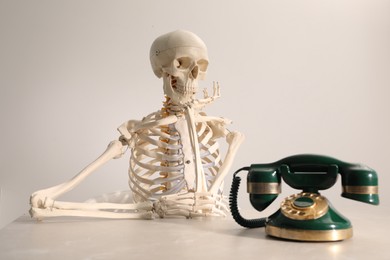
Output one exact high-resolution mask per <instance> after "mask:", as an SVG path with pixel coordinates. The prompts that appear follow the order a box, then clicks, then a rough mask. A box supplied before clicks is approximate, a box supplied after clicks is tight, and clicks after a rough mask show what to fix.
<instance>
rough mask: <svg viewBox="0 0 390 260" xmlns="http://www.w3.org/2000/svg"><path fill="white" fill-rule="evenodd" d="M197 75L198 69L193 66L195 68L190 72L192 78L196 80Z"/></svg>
mask: <svg viewBox="0 0 390 260" xmlns="http://www.w3.org/2000/svg"><path fill="white" fill-rule="evenodd" d="M198 74H199V67H198V66H195V67H194V68H193V69H192V70H191V75H192V78H194V79H196V78H197V77H198Z"/></svg>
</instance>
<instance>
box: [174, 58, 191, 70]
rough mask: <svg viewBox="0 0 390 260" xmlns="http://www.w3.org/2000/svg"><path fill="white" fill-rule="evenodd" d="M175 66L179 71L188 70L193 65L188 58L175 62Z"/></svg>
mask: <svg viewBox="0 0 390 260" xmlns="http://www.w3.org/2000/svg"><path fill="white" fill-rule="evenodd" d="M173 65H174V66H175V67H176V68H178V69H188V68H189V67H190V65H191V59H190V58H188V57H181V58H178V59H176V60H174V61H173Z"/></svg>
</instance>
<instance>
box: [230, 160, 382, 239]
mask: <svg viewBox="0 0 390 260" xmlns="http://www.w3.org/2000/svg"><path fill="white" fill-rule="evenodd" d="M241 171H248V175H247V191H248V193H249V199H250V202H251V204H252V206H253V207H254V208H255V209H256V210H258V211H263V210H264V209H266V208H267V207H268V206H269V205H270V204H271V203H272V202H273V201H274V200H275V199H276V198H277V196H278V195H279V194H280V193H281V180H282V179H283V180H284V182H285V183H286V184H288V185H289V186H291V187H292V188H294V189H299V190H302V192H301V193H298V194H295V195H291V196H289V197H287V198H285V199H284V200H283V202H282V203H281V207H280V209H279V210H278V211H276V212H275V213H274V214H272V215H271V216H269V217H267V218H259V219H251V220H248V219H245V218H243V217H242V216H241V214H240V212H239V210H238V205H237V195H238V189H239V185H240V181H241V178H240V177H238V176H237V175H238V173H239V172H241ZM338 174H340V175H341V184H342V188H343V191H342V194H341V196H342V197H345V198H349V199H353V200H357V201H361V202H365V203H369V204H373V205H378V204H379V196H378V177H377V174H376V172H375V171H374V170H373V169H371V168H369V167H367V166H364V165H361V164H351V163H346V162H343V161H340V160H337V159H334V158H331V157H327V156H322V155H313V154H300V155H294V156H290V157H286V158H284V159H281V160H279V161H277V162H273V163H267V164H252V165H251V166H250V167H243V168H241V169H239V170H237V171H236V172H235V173H234V176H233V183H232V187H231V191H230V210H231V213H232V216H233V218H234V219H235V221H236V222H237V223H238V224H240V225H241V226H243V227H247V228H255V227H265V229H266V233H267V234H268V235H270V236H274V237H279V238H283V239H290V240H299V241H338V240H344V239H347V238H350V237H352V226H351V223H350V221H349V220H348V219H347V218H345V217H343V216H342V215H340V214H339V213H338V212H337V211H336V210H335V209H334V208H333V206H332V205H331V204H330V203H329V201H328V200H327V199H326V198H325V197H324V196H322V195H321V194H320V193H319V191H320V190H325V189H328V188H330V187H332V186H333V185H334V184H335V183H336V181H337V176H338Z"/></svg>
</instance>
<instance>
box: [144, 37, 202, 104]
mask: <svg viewBox="0 0 390 260" xmlns="http://www.w3.org/2000/svg"><path fill="white" fill-rule="evenodd" d="M150 62H151V64H152V68H153V72H154V74H155V75H156V76H157V77H158V78H161V77H163V81H164V94H165V95H166V96H168V97H169V98H170V99H171V101H172V102H173V103H175V104H178V105H179V104H181V105H184V104H188V103H189V102H191V101H192V100H193V97H194V95H195V94H196V92H197V90H198V80H202V79H204V78H205V76H206V71H207V66H208V64H209V61H208V55H207V47H206V45H205V44H204V42H203V41H202V40H201V39H200V38H199V37H198V36H196V35H195V34H193V33H192V32H189V31H184V30H177V31H173V32H170V33H167V34H164V35H162V36H160V37H158V38H157V39H156V40H155V41H154V42H153V44H152V47H151V48H150Z"/></svg>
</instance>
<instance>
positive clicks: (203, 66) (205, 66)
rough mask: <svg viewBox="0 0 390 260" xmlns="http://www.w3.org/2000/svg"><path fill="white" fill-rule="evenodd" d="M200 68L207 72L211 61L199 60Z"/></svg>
mask: <svg viewBox="0 0 390 260" xmlns="http://www.w3.org/2000/svg"><path fill="white" fill-rule="evenodd" d="M197 64H198V67H199V70H200V71H202V72H206V70H207V67H208V66H209V62H208V61H207V60H203V59H202V60H198V62H197Z"/></svg>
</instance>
